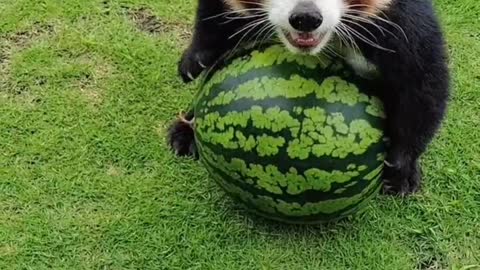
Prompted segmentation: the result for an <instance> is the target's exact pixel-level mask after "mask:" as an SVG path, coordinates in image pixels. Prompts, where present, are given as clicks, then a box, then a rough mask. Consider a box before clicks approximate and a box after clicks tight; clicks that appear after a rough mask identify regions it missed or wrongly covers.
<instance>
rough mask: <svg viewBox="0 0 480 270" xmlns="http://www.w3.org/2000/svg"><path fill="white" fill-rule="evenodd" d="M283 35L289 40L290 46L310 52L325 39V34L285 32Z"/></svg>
mask: <svg viewBox="0 0 480 270" xmlns="http://www.w3.org/2000/svg"><path fill="white" fill-rule="evenodd" d="M283 34H284V35H285V37H286V38H287V40H288V42H290V44H291V45H292V46H294V47H296V48H298V49H301V50H310V49H313V48H315V47H317V46H318V45H319V44H320V43H321V42H322V40H323V38H325V34H324V33H314V32H307V33H305V32H304V33H300V32H291V31H284V32H283Z"/></svg>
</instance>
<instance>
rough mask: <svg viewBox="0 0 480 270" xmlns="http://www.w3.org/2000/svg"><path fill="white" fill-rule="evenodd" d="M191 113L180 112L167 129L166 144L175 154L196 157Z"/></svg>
mask: <svg viewBox="0 0 480 270" xmlns="http://www.w3.org/2000/svg"><path fill="white" fill-rule="evenodd" d="M193 121H194V117H193V114H180V115H179V117H178V118H177V119H176V120H175V121H173V123H172V124H171V125H170V128H169V130H168V144H169V145H170V148H171V149H172V150H173V151H174V153H175V154H176V155H177V156H192V157H194V158H198V152H197V147H196V145H195V135H194V131H193V124H194V123H193Z"/></svg>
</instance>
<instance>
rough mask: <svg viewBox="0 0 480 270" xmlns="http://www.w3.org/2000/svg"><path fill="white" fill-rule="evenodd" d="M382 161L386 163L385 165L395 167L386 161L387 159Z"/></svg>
mask: <svg viewBox="0 0 480 270" xmlns="http://www.w3.org/2000/svg"><path fill="white" fill-rule="evenodd" d="M383 163H385V165H387V167H390V168H395V165H393V164H392V163H390V162H388V161H387V160H384V161H383Z"/></svg>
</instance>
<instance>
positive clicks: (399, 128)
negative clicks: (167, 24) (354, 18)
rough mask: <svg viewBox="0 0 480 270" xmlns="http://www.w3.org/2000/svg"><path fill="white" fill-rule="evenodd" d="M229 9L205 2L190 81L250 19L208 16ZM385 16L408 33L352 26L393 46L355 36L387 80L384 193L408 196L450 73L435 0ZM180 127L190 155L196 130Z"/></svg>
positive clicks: (406, 0) (188, 64) (178, 139)
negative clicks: (371, 44) (375, 46)
mask: <svg viewBox="0 0 480 270" xmlns="http://www.w3.org/2000/svg"><path fill="white" fill-rule="evenodd" d="M225 11H226V7H225V6H224V4H223V1H222V0H200V2H199V8H198V14H197V23H196V27H195V33H194V37H193V42H192V44H191V45H190V47H189V48H188V50H187V51H186V52H185V54H184V55H183V57H182V60H181V62H180V65H179V72H180V74H181V76H182V78H183V79H184V80H185V81H189V80H190V79H191V78H190V77H193V78H195V77H196V76H198V74H199V73H200V72H201V71H202V70H203V67H202V66H203V65H205V66H211V65H212V64H213V63H214V62H215V61H216V60H217V58H218V57H219V56H220V55H222V54H223V53H225V52H226V51H227V50H229V49H232V47H233V46H234V45H235V44H236V43H237V42H238V40H228V36H229V35H231V34H232V33H234V32H235V31H236V29H238V28H239V27H241V26H242V25H243V24H244V23H246V22H248V20H245V21H244V22H243V24H242V22H241V20H236V22H235V23H234V24H233V23H225V22H224V21H222V20H223V19H222V17H221V16H219V17H217V18H215V19H211V20H203V19H204V18H207V17H212V16H215V15H216V14H220V13H222V12H225ZM382 16H385V18H388V20H390V21H392V22H394V23H396V24H398V25H399V26H400V27H401V28H402V29H403V32H402V31H401V30H400V29H398V28H397V27H393V26H392V25H391V24H388V23H385V22H383V21H381V20H376V23H377V24H378V25H381V26H382V27H384V28H386V29H388V30H389V31H391V32H392V33H393V34H394V35H391V34H385V32H384V33H382V32H381V31H380V30H379V29H378V28H376V27H374V26H372V25H369V24H362V26H363V28H360V27H358V25H350V26H351V27H354V28H355V29H356V30H357V31H359V32H362V33H363V34H364V35H365V36H369V34H367V32H366V30H368V31H370V32H371V33H373V34H374V35H375V37H376V39H375V41H376V42H377V43H378V44H379V45H380V46H382V47H384V48H386V49H389V50H391V51H387V50H381V49H378V48H374V47H372V46H370V45H368V44H366V43H364V42H362V41H361V40H356V42H357V44H359V47H360V49H361V52H362V53H363V55H364V56H365V57H366V58H367V59H368V60H369V61H370V62H371V63H373V64H374V65H376V66H377V68H378V69H379V71H380V74H381V78H382V79H381V81H380V82H379V83H380V84H381V85H382V88H381V89H383V90H382V91H383V92H381V93H379V95H380V97H381V98H382V99H383V101H384V104H385V110H386V113H387V117H388V120H387V130H386V133H387V136H388V137H389V138H390V140H391V141H390V147H389V149H388V155H387V161H388V162H389V164H390V165H391V166H385V170H384V179H385V180H384V192H385V193H387V194H395V195H406V194H409V193H412V192H415V191H417V190H418V188H419V187H420V180H421V172H420V166H419V157H420V156H421V155H422V154H423V153H424V152H425V150H426V148H427V146H428V144H429V143H430V142H431V140H432V138H433V137H434V135H435V133H436V131H437V129H438V128H439V126H440V124H441V121H442V119H443V117H444V113H445V110H446V106H447V99H448V92H449V72H448V68H447V63H446V62H447V60H446V52H445V44H444V39H443V35H442V32H441V29H440V26H439V24H438V21H437V18H436V16H435V14H434V10H433V7H432V4H431V2H430V0H420V1H419V0H394V2H393V3H392V4H391V5H390V7H389V8H388V9H387V10H386V11H385V14H384V15H382ZM239 21H240V23H239ZM405 35H406V38H405ZM199 61H200V62H201V63H202V64H203V65H202V64H200V63H199ZM190 75H191V76H190ZM175 125H177V127H174V128H173V129H172V131H173V132H172V133H171V134H170V142H171V146H172V147H173V148H174V149H176V150H177V152H178V153H179V154H182V153H186V152H187V151H186V150H185V149H186V148H188V149H190V147H191V146H190V145H191V144H193V132H178V130H179V129H180V126H178V125H181V124H179V123H178V122H177V124H174V126H175ZM189 153H190V154H192V153H191V151H190V152H189Z"/></svg>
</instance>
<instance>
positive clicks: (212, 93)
mask: <svg viewBox="0 0 480 270" xmlns="http://www.w3.org/2000/svg"><path fill="white" fill-rule="evenodd" d="M292 76H301V77H305V78H314V80H315V82H317V83H318V84H322V83H323V80H324V79H323V78H326V77H332V76H338V77H340V78H349V77H350V76H351V74H350V72H346V71H345V70H344V69H341V70H340V71H336V72H332V70H330V69H328V68H327V69H322V68H316V69H300V68H298V66H296V65H292V64H290V63H283V64H279V65H273V66H269V67H264V68H257V69H252V70H249V71H247V72H245V73H243V74H240V75H237V76H235V77H227V78H225V80H223V81H222V82H221V83H215V84H211V83H210V82H207V83H206V84H205V85H204V87H203V88H204V90H203V91H205V92H204V95H202V96H201V97H200V98H201V99H202V100H203V99H206V100H212V99H213V98H214V97H216V96H218V95H219V94H220V93H221V92H230V91H235V89H236V88H237V87H238V86H239V85H241V84H244V83H246V82H248V81H251V80H255V79H257V78H261V77H269V78H291V77H292ZM212 89H214V90H212ZM205 94H207V95H205Z"/></svg>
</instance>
